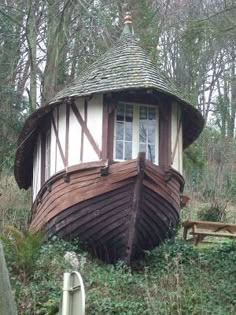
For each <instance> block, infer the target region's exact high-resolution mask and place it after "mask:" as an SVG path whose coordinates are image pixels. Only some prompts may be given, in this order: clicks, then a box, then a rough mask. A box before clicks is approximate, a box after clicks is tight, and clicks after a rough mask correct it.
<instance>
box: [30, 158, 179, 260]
mask: <svg viewBox="0 0 236 315" xmlns="http://www.w3.org/2000/svg"><path fill="white" fill-rule="evenodd" d="M183 185H184V180H183V177H182V176H181V175H180V174H179V173H178V172H176V171H175V170H174V169H172V168H169V169H164V168H162V167H159V166H156V165H154V164H153V163H152V162H150V161H148V160H145V154H142V153H140V155H139V157H138V159H135V160H129V161H125V162H121V163H114V164H112V165H110V166H107V161H101V162H92V163H85V165H79V167H77V168H71V169H68V171H67V172H62V173H61V174H58V175H57V176H55V177H52V178H51V179H50V180H49V181H48V182H46V183H45V185H44V186H43V187H42V189H41V191H40V192H39V199H38V200H39V203H38V202H36V203H35V204H34V205H33V215H32V223H31V226H32V227H35V228H37V227H38V226H42V225H46V230H47V232H48V234H49V237H52V236H53V235H57V236H59V237H63V238H66V239H73V238H75V237H79V239H80V240H81V242H82V244H83V245H84V246H85V245H86V247H88V248H89V249H90V250H92V251H93V252H94V253H95V255H96V256H97V257H99V258H101V259H103V260H106V261H109V262H111V261H115V260H117V259H122V260H125V261H126V262H127V263H130V262H131V261H132V260H134V259H137V258H139V257H140V256H141V255H142V254H143V251H144V250H148V249H151V248H153V247H155V246H156V245H158V244H159V243H160V242H161V241H162V240H163V239H165V238H166V237H167V236H170V235H171V234H172V233H173V231H174V229H175V228H176V226H177V224H178V221H179V209H180V192H181V191H182V189H183ZM52 191H53V194H52V193H51V192H52ZM65 195H66V198H65Z"/></svg>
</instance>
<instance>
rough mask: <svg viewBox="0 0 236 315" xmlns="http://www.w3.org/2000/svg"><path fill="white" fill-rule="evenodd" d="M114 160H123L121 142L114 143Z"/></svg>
mask: <svg viewBox="0 0 236 315" xmlns="http://www.w3.org/2000/svg"><path fill="white" fill-rule="evenodd" d="M116 159H118V160H123V141H116Z"/></svg>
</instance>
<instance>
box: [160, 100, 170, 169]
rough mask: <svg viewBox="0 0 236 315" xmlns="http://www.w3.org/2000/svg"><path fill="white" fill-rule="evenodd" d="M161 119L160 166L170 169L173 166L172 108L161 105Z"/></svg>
mask: <svg viewBox="0 0 236 315" xmlns="http://www.w3.org/2000/svg"><path fill="white" fill-rule="evenodd" d="M162 102H163V100H162ZM159 117H160V118H159V119H160V121H159V165H160V166H165V167H168V166H170V164H171V106H169V105H167V104H161V106H160V109H159Z"/></svg>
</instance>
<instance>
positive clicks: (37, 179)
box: [33, 136, 41, 201]
mask: <svg viewBox="0 0 236 315" xmlns="http://www.w3.org/2000/svg"><path fill="white" fill-rule="evenodd" d="M40 188H41V138H40V136H38V139H37V143H36V145H35V148H34V157H33V201H34V200H35V198H36V196H37V193H38V192H39V190H40Z"/></svg>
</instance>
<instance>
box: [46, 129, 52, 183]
mask: <svg viewBox="0 0 236 315" xmlns="http://www.w3.org/2000/svg"><path fill="white" fill-rule="evenodd" d="M50 160H51V132H50V130H49V131H48V132H47V133H46V137H45V181H46V180H48V178H49V177H50Z"/></svg>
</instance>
